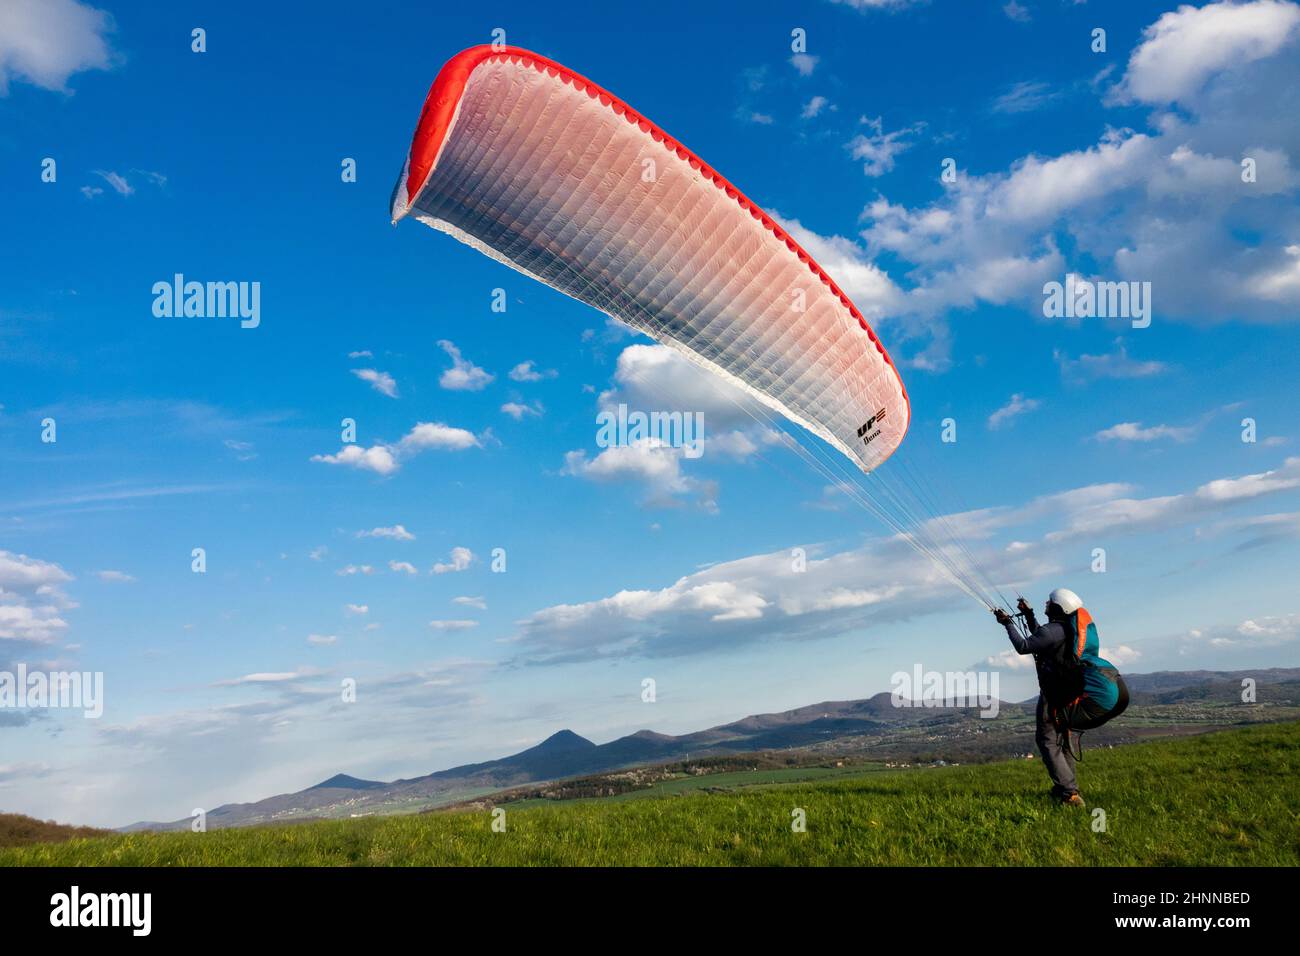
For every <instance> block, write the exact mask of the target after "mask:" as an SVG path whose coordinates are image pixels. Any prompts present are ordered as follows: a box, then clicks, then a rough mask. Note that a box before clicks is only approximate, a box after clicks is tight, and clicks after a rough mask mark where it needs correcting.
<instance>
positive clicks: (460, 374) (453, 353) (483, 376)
mask: <svg viewBox="0 0 1300 956" xmlns="http://www.w3.org/2000/svg"><path fill="white" fill-rule="evenodd" d="M438 346H439V348H441V349H442V350H443V351H444V352H446V353H447V355H448V357H450V358H451V368H449V369H447V370H446V371H445V372H443V373H442V376H441V377H440V378H439V379H438V384H440V385H441V386H442V387H443V388H445V389H449V390H451V391H456V392H478V391H482V390H483V389H484V388H486V387H487V386H488V385H489V384H490V383H491V382H492V381H493V379H495V378H496V376H495V375H491V374H489V373H488V372H486V371H484V370H483V369H481V368H479V367H478V366H477V365H475V364H474V363H473V362H471V361H469V359H467V358H465V357H464V356H463V355H461V354H460V349H458V348H457V347H456V346H455V345H454V344H453V343H452V342H449V341H447V340H446V339H442V340H441V341H440V342H438Z"/></svg>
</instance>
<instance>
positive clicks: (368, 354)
mask: <svg viewBox="0 0 1300 956" xmlns="http://www.w3.org/2000/svg"><path fill="white" fill-rule="evenodd" d="M374 357H375V353H374V352H372V351H370V349H361V350H360V351H358V352H349V353H348V358H350V359H359V358H374Z"/></svg>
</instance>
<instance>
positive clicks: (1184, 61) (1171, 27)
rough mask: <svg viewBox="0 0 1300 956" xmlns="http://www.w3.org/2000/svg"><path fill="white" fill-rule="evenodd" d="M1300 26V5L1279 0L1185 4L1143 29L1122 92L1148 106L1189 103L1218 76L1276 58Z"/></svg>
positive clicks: (1125, 76) (1121, 88)
mask: <svg viewBox="0 0 1300 956" xmlns="http://www.w3.org/2000/svg"><path fill="white" fill-rule="evenodd" d="M1297 26H1300V7H1297V6H1296V5H1295V4H1293V3H1283V2H1279V0H1256V2H1254V3H1211V4H1207V5H1206V6H1203V7H1200V8H1197V7H1193V6H1188V5H1184V6H1180V7H1179V8H1178V9H1177V10H1175V11H1171V12H1169V13H1166V14H1164V15H1162V16H1161V17H1160V19H1158V20H1157V21H1156V22H1155V23H1153V24H1152V25H1150V26H1148V27H1147V28H1146V30H1145V31H1143V34H1142V43H1141V45H1140V46H1139V47H1138V48H1137V49H1136V50H1134V51H1133V55H1132V56H1131V57H1130V58H1129V62H1128V71H1127V72H1126V73H1125V75H1124V79H1123V81H1122V82H1121V84H1120V89H1119V92H1120V93H1121V94H1122V95H1124V96H1126V97H1128V98H1131V99H1134V100H1139V101H1141V102H1145V103H1154V104H1163V103H1170V102H1177V101H1180V100H1183V99H1185V98H1187V97H1189V96H1191V95H1192V94H1195V93H1197V92H1198V91H1199V90H1200V89H1201V87H1202V86H1203V85H1204V84H1205V82H1206V81H1207V80H1208V79H1209V78H1210V77H1211V76H1212V75H1214V74H1215V73H1218V72H1221V71H1224V70H1231V69H1234V68H1238V67H1241V66H1243V65H1245V64H1248V63H1252V62H1254V61H1255V60H1260V59H1263V58H1265V57H1270V56H1273V55H1274V54H1276V53H1277V52H1278V50H1280V49H1281V48H1282V47H1283V46H1285V45H1286V44H1288V43H1290V42H1291V40H1292V39H1293V38H1294V36H1295V33H1296V29H1297Z"/></svg>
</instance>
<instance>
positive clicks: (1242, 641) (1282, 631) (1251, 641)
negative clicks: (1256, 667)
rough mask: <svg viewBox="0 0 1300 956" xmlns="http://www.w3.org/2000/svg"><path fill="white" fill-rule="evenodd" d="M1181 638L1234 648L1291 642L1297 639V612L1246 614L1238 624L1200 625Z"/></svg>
mask: <svg viewBox="0 0 1300 956" xmlns="http://www.w3.org/2000/svg"><path fill="white" fill-rule="evenodd" d="M1185 641H1186V642H1187V643H1189V644H1193V645H1207V646H1209V647H1212V648H1217V649H1223V650H1232V651H1234V652H1241V651H1246V650H1254V649H1261V648H1275V647H1282V646H1284V645H1288V644H1295V643H1296V642H1297V641H1300V614H1284V615H1281V616H1277V617H1257V618H1249V619H1247V620H1245V621H1242V622H1241V623H1240V624H1235V625H1220V626H1215V627H1210V628H1201V629H1198V630H1195V631H1192V632H1190V633H1189V634H1188V635H1187V636H1186V638H1185Z"/></svg>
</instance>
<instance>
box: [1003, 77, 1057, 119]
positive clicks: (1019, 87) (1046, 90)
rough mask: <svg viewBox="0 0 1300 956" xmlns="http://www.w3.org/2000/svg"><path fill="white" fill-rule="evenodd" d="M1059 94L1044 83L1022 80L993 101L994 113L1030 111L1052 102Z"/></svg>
mask: <svg viewBox="0 0 1300 956" xmlns="http://www.w3.org/2000/svg"><path fill="white" fill-rule="evenodd" d="M1058 96H1059V94H1058V93H1056V92H1055V91H1053V90H1052V88H1051V87H1050V86H1048V85H1047V84H1046V83H1039V82H1034V81H1029V80H1026V81H1023V82H1020V83H1017V84H1015V85H1014V86H1012V87H1011V89H1009V90H1007V91H1006V92H1005V93H1003V94H1002V95H1001V96H999V97H998V98H997V99H995V100H994V101H993V106H992V107H991V108H992V110H993V112H994V113H1032V112H1034V111H1035V110H1040V109H1042V108H1043V107H1044V106H1047V105H1048V104H1050V103H1052V102H1053V101H1054V100H1056V99H1057V98H1058Z"/></svg>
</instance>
